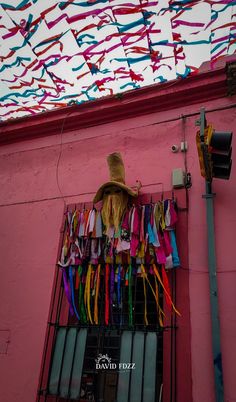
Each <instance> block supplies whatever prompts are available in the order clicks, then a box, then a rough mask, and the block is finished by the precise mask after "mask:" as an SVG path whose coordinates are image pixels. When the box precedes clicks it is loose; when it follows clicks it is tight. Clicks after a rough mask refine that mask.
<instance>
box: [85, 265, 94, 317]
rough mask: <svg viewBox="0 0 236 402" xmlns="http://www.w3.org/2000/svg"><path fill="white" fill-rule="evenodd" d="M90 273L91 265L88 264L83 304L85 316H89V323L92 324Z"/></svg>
mask: <svg viewBox="0 0 236 402" xmlns="http://www.w3.org/2000/svg"><path fill="white" fill-rule="evenodd" d="M91 273H92V265H91V264H89V266H88V271H87V276H86V283H85V291H84V305H85V308H86V311H87V318H89V321H90V323H91V324H93V320H92V316H91V307H90V286H91Z"/></svg>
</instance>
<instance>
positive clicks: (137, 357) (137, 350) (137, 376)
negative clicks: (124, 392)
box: [130, 331, 146, 402]
mask: <svg viewBox="0 0 236 402" xmlns="http://www.w3.org/2000/svg"><path fill="white" fill-rule="evenodd" d="M143 352H144V333H143V332H138V331H137V332H135V334H134V341H133V355H132V362H134V363H135V369H134V370H132V372H131V386H130V401H135V402H141V398H142V376H143ZM143 400H144V401H145V402H146V400H145V399H143Z"/></svg>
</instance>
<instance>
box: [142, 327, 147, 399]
mask: <svg viewBox="0 0 236 402" xmlns="http://www.w3.org/2000/svg"><path fill="white" fill-rule="evenodd" d="M146 340H147V331H146V328H145V333H144V345H143V371H142V393H141V401H142V400H143V385H144V374H145V372H144V371H145V355H146Z"/></svg>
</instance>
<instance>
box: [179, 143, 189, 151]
mask: <svg viewBox="0 0 236 402" xmlns="http://www.w3.org/2000/svg"><path fill="white" fill-rule="evenodd" d="M180 150H181V152H187V150H188V143H187V141H181V143H180Z"/></svg>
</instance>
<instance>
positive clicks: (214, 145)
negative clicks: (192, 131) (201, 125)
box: [209, 131, 232, 180]
mask: <svg viewBox="0 0 236 402" xmlns="http://www.w3.org/2000/svg"><path fill="white" fill-rule="evenodd" d="M231 143H232V132H218V131H213V133H212V135H211V139H210V142H209V152H210V155H211V163H212V176H213V177H215V178H216V179H224V180H228V179H229V177H230V173H231V166H232V159H231V155H232V146H231Z"/></svg>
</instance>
